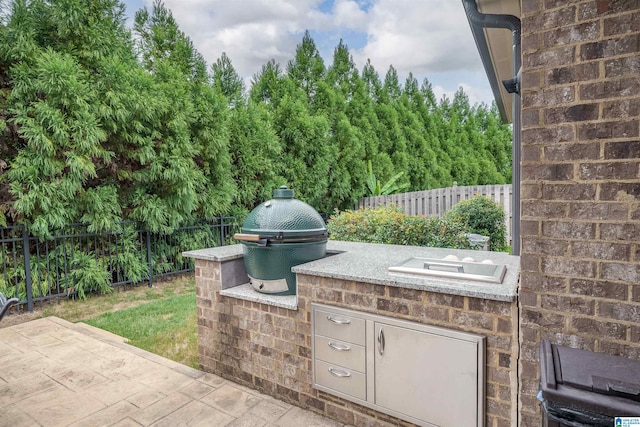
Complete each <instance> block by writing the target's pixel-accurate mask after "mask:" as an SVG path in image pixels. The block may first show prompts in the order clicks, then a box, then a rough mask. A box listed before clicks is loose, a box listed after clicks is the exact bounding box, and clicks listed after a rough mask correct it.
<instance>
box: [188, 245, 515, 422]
mask: <svg viewBox="0 0 640 427" xmlns="http://www.w3.org/2000/svg"><path fill="white" fill-rule="evenodd" d="M185 255H187V256H193V257H194V258H196V260H195V275H196V287H197V288H196V292H197V310H198V336H199V353H200V366H201V369H203V370H204V371H207V372H212V373H215V374H218V375H220V376H223V377H225V378H227V379H229V380H232V381H234V382H237V383H240V384H243V385H246V386H248V387H251V388H255V389H257V390H259V391H261V392H263V393H266V394H269V395H272V396H274V397H276V398H278V399H282V400H284V401H286V402H289V403H292V404H295V405H298V406H301V407H303V408H307V409H311V410H313V411H316V412H318V413H320V414H323V415H326V416H328V417H330V418H333V419H335V420H337V421H339V422H341V423H345V424H352V425H355V426H377V425H380V426H383V425H399V426H405V425H412V424H411V423H409V422H407V421H404V420H400V419H397V418H394V417H391V416H389V415H386V414H383V413H380V412H377V411H375V410H373V409H370V408H367V407H364V406H360V405H358V404H355V403H352V402H350V401H347V400H344V399H342V398H339V397H336V396H333V395H331V394H329V393H325V392H322V391H319V390H316V389H314V388H313V387H312V383H313V378H312V325H311V319H312V316H311V304H312V303H323V304H327V305H331V306H335V307H343V308H348V309H352V310H358V311H360V312H366V313H373V314H376V315H384V316H389V317H393V318H397V319H402V320H409V321H415V322H419V323H423V324H427V325H433V326H440V327H446V328H448V329H453V330H457V331H464V332H471V333H474V334H478V335H483V336H485V337H486V352H485V361H486V367H485V373H484V378H485V383H486V388H485V420H484V421H485V422H484V424H485V425H486V426H492V427H498V426H504V427H507V426H511V425H515V420H516V411H517V407H516V406H517V399H516V393H517V386H516V385H517V382H516V381H517V379H516V366H517V342H518V337H517V306H516V301H515V298H513V300H512V301H499V300H490V299H487V298H483V297H473V296H465V295H450V294H445V293H440V292H433V291H429V290H423V289H410V288H405V287H394V286H387V285H382V284H372V283H364V282H359V281H354V280H342V279H337V278H333V277H317V276H313V275H308V274H301V273H298V275H297V281H298V283H297V286H298V290H297V292H298V295H297V309H289V308H283V307H278V306H275V305H270V304H265V303H261V302H256V301H249V300H245V299H239V298H235V297H230V296H224V295H221V291H222V289H224V288H228V286H225V285H224V284H223V281H224V280H225V279H224V278H225V276H226V275H227V273H225V272H224V271H222V270H223V268H224V264H225V262H224V261H218V260H215V259H200V258H199V257H198V256H197V255H195V254H194V253H191V254H185ZM294 270H295V269H294ZM223 293H224V292H223ZM424 398H425V399H428V398H429V397H428V396H424Z"/></svg>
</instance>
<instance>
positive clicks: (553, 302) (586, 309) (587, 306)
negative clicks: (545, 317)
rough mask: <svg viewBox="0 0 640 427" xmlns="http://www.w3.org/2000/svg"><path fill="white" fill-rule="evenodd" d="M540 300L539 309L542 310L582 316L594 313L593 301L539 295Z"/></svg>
mask: <svg viewBox="0 0 640 427" xmlns="http://www.w3.org/2000/svg"><path fill="white" fill-rule="evenodd" d="M540 298H541V299H540V307H541V308H542V309H544V310H552V311H561V312H564V313H577V314H583V315H593V314H594V311H595V303H594V301H593V300H587V299H585V298H578V297H566V296H560V295H541V296H540Z"/></svg>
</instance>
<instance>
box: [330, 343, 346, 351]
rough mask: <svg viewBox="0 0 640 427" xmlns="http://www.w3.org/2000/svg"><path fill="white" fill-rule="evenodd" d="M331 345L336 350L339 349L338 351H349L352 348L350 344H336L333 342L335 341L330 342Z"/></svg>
mask: <svg viewBox="0 0 640 427" xmlns="http://www.w3.org/2000/svg"><path fill="white" fill-rule="evenodd" d="M329 347H331V348H332V349H334V350H338V351H349V350H351V347H349V346H348V345H345V344H336V343H333V342H330V343H329Z"/></svg>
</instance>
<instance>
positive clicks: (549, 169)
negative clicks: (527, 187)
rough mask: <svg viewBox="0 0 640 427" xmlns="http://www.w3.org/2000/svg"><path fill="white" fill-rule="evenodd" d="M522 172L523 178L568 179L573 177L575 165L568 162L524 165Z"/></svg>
mask: <svg viewBox="0 0 640 427" xmlns="http://www.w3.org/2000/svg"><path fill="white" fill-rule="evenodd" d="M521 173H522V177H523V178H522V179H523V180H529V179H531V180H541V179H543V180H547V181H566V180H570V179H573V165H572V164H568V163H553V164H544V165H534V166H528V165H523V166H522V172H521Z"/></svg>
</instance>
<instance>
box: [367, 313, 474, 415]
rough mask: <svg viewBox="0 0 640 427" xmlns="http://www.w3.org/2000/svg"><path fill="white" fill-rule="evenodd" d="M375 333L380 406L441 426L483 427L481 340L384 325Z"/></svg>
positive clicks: (377, 403)
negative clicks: (479, 361) (480, 415)
mask: <svg viewBox="0 0 640 427" xmlns="http://www.w3.org/2000/svg"><path fill="white" fill-rule="evenodd" d="M374 330H375V334H376V341H375V343H376V348H375V404H376V405H377V406H381V407H384V408H388V409H391V410H393V411H397V412H400V413H403V414H406V415H408V416H410V417H414V418H417V419H420V420H425V421H427V422H428V423H431V424H433V425H436V426H441V427H446V426H455V427H460V426H476V425H482V420H478V413H480V414H482V411H478V405H482V402H480V401H479V384H478V382H479V381H481V380H482V375H479V372H478V357H479V351H478V345H479V343H478V342H477V341H475V342H474V341H466V340H463V339H457V338H451V337H446V336H443V335H438V334H434V333H428V332H424V331H419V330H412V329H407V328H404V327H397V326H393V325H389V324H385V323H381V322H376V323H375V328H374ZM480 357H482V356H480ZM480 394H482V393H480Z"/></svg>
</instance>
